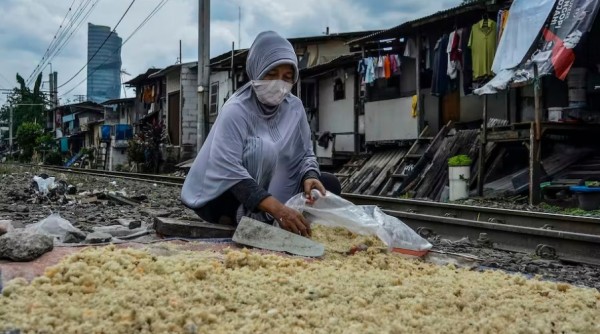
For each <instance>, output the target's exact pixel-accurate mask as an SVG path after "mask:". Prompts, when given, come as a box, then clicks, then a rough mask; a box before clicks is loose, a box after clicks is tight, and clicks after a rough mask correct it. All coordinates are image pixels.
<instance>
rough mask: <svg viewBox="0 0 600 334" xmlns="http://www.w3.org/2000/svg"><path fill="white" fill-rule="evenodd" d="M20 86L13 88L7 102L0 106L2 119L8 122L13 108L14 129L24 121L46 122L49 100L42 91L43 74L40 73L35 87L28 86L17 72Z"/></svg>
mask: <svg viewBox="0 0 600 334" xmlns="http://www.w3.org/2000/svg"><path fill="white" fill-rule="evenodd" d="M16 80H17V83H18V86H17V87H15V88H13V90H12V94H10V95H9V96H8V99H7V102H6V104H5V105H4V106H2V108H0V121H3V122H6V123H8V122H9V120H10V109H11V108H14V109H13V129H18V128H19V127H20V126H21V125H22V124H23V123H26V122H38V123H42V124H44V123H45V119H46V118H45V113H44V111H45V110H46V109H47V106H48V100H47V98H46V95H45V94H44V93H43V92H42V91H41V87H42V74H41V73H40V75H38V77H37V79H36V80H35V83H34V85H33V89H31V88H29V87H27V84H26V83H25V79H23V77H22V76H21V75H19V74H18V73H17V76H16Z"/></svg>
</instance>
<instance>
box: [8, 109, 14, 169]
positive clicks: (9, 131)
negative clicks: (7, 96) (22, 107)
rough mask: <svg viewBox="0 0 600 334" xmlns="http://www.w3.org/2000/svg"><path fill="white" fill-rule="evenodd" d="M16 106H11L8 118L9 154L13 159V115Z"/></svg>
mask: <svg viewBox="0 0 600 334" xmlns="http://www.w3.org/2000/svg"><path fill="white" fill-rule="evenodd" d="M14 109H15V107H14V106H10V113H9V114H10V116H9V118H8V152H9V153H8V154H10V156H11V157H12V150H13V113H14Z"/></svg>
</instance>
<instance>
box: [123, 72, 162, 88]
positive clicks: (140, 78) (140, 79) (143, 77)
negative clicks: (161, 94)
mask: <svg viewBox="0 0 600 334" xmlns="http://www.w3.org/2000/svg"><path fill="white" fill-rule="evenodd" d="M160 70H161V69H160V68H149V69H148V70H147V71H146V73H142V74H140V75H138V76H137V77H135V78H133V79H131V80H129V81H127V82H124V83H123V84H124V85H129V86H134V85H137V84H139V83H142V82H144V81H145V80H148V78H149V77H150V75H152V74H154V73H156V72H158V71H160Z"/></svg>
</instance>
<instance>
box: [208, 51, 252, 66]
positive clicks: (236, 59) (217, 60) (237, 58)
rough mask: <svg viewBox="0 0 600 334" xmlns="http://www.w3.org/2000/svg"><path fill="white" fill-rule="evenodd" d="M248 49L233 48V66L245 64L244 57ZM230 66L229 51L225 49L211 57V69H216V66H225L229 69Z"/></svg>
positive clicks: (246, 55)
mask: <svg viewBox="0 0 600 334" xmlns="http://www.w3.org/2000/svg"><path fill="white" fill-rule="evenodd" d="M248 51H250V49H240V50H234V51H233V52H234V54H233V63H234V66H236V65H237V66H239V65H242V66H245V65H246V58H247V57H248ZM230 66H231V51H227V52H225V53H223V54H221V55H218V56H216V57H214V58H212V59H211V60H210V67H211V68H212V69H218V68H227V69H229V67H230Z"/></svg>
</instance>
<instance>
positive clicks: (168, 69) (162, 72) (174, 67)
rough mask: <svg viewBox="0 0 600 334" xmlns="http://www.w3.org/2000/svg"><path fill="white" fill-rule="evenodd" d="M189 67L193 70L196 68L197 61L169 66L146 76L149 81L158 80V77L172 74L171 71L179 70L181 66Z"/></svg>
mask: <svg viewBox="0 0 600 334" xmlns="http://www.w3.org/2000/svg"><path fill="white" fill-rule="evenodd" d="M189 65H192V66H190V67H191V68H195V67H198V62H197V61H190V62H187V63H183V64H174V65H171V66H167V67H166V68H164V69H162V70H160V71H158V72H156V73H152V74H150V75H149V76H148V78H149V79H154V78H160V77H164V76H165V75H167V74H168V73H170V72H172V71H176V70H179V69H181V67H182V66H189Z"/></svg>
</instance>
